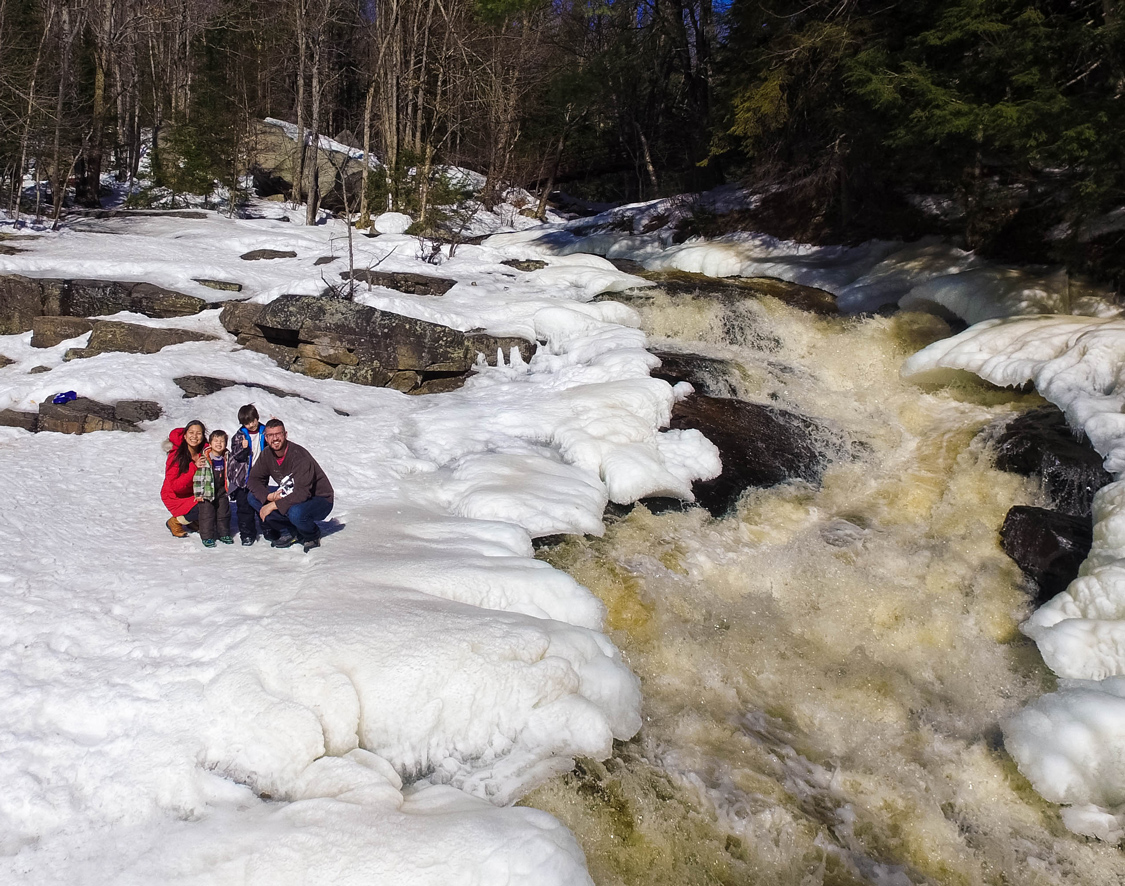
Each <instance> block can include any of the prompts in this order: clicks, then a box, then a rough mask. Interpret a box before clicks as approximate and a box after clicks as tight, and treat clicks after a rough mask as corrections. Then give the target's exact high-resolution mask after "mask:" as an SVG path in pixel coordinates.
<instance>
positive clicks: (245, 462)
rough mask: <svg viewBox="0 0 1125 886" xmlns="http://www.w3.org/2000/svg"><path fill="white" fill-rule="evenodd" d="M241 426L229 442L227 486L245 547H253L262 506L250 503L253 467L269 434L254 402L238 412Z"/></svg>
mask: <svg viewBox="0 0 1125 886" xmlns="http://www.w3.org/2000/svg"><path fill="white" fill-rule="evenodd" d="M238 423H239V424H240V425H242V427H240V428H239V429H238V430H237V431H236V432H235V434H234V439H233V440H231V441H230V459H229V460H228V463H227V484H228V486H229V488H230V497H231V500H232V501H233V502H234V503H235V513H236V515H237V519H238V534H239V535H240V536H241V537H242V543H243V544H244V545H252V544H254V542H256V541H257V540H258V526H257V523H256V522H255V521H256V520H257V512H258V511H259V509H261V507H262V503H261V502H260V501H251V500H250V489H249V485H250V468H251V467H253V465H254V462H256V461H257V460H258V456H259V455H261V453H262V450H263V449H265V448H266V431H265V428H263V427H262V425H261V421H260V420H259V418H258V410H257V409H255V408H254V404H253V403H247V404H246V405H245V406H243V407H242V408H241V409H239V410H238Z"/></svg>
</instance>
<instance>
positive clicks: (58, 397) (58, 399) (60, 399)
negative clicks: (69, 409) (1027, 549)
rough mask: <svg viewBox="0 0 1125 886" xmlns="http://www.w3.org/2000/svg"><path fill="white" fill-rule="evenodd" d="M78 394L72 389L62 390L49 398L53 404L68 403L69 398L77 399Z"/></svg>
mask: <svg viewBox="0 0 1125 886" xmlns="http://www.w3.org/2000/svg"><path fill="white" fill-rule="evenodd" d="M77 399H78V395H77V394H76V393H74V391H63V392H62V393H61V394H55V396H53V397H52V398H51V402H52V403H55V404H62V403H69V402H70V401H71V400H77Z"/></svg>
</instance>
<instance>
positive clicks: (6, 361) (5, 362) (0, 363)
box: [0, 354, 16, 369]
mask: <svg viewBox="0 0 1125 886" xmlns="http://www.w3.org/2000/svg"><path fill="white" fill-rule="evenodd" d="M15 362H16V361H15V360H13V359H12V358H11V357H5V356H4V355H3V354H0V369H3V368H4V367H5V366H11V365H12V364H13V363H15Z"/></svg>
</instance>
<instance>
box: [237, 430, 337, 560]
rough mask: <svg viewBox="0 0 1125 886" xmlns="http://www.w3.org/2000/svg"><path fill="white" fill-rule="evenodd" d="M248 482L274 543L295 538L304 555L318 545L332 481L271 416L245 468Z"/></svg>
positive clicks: (278, 544) (291, 541)
mask: <svg viewBox="0 0 1125 886" xmlns="http://www.w3.org/2000/svg"><path fill="white" fill-rule="evenodd" d="M249 483H250V494H251V495H253V496H254V498H256V499H257V500H258V501H262V502H265V504H264V505H263V506H262V509H261V511H259V512H258V513H259V514H260V515H261V518H262V523H263V524H264V525H265V528H266V529H267V530H272V531H271V532H270V535H276V536H277V537H276V538H274V539H272V542H273V547H275V548H287V547H289V546H290V545H292V544H294V543H296V542H300V543H301V545H302V546H303V547H304V549H305V553H306V554H307V553H308V552H309V551H311V550H312V549H313V548H317V547H320V529H319V528H318V527H317V525H316V521H317V520H323V519H324V518H325V517H327V516H328V514H329V513H330V512H331V511H332V484H331V483H329V482H328V477H326V476H325V474H324V471H322V470H321V468H320V465H318V464H317V463H316V459H315V458H313V457H312V456H311V455H309V452H308V450H307V449H305V447H304V446H298V445H297V444H296V443H290V442H289V437H288V436H287V435H286V433H285V425H284V424H282V423H281V422H280V421H279V420H278V419H276V418H273V419H270V420H269V421H268V422H266V448H265V449H264V450H262V454H261V455H260V456H259V457H258V459H257V461H255V462H254V465H253V467H252V468H250V477H249Z"/></svg>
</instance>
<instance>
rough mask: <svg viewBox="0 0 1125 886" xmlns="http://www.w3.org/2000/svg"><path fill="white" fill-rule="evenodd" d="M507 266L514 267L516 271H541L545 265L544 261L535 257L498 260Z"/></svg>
mask: <svg viewBox="0 0 1125 886" xmlns="http://www.w3.org/2000/svg"><path fill="white" fill-rule="evenodd" d="M500 264H502V265H506V266H507V267H509V268H514V269H515V270H517V271H528V272H530V271H541V270H543V269H544V268H545V267H547V263H546V262H545V261H540V260H539V259H537V258H509V259H507V260H506V261H502V262H500Z"/></svg>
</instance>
